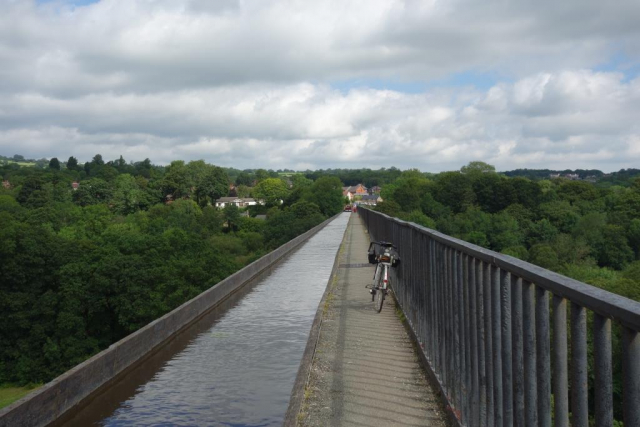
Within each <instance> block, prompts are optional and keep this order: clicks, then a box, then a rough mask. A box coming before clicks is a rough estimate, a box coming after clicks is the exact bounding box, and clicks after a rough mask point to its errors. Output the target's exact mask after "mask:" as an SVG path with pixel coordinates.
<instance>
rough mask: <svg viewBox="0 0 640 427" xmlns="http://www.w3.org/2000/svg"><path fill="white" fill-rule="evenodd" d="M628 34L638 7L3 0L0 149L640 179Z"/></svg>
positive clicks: (638, 107) (525, 0)
mask: <svg viewBox="0 0 640 427" xmlns="http://www.w3.org/2000/svg"><path fill="white" fill-rule="evenodd" d="M638 22H640V1H638V0H617V1H616V2H603V1H601V0H563V1H557V0H553V1H551V0H538V1H529V0H522V1H518V0H511V1H505V0H483V1H478V0H415V1H414V0H404V1H402V0H363V1H359V0H350V1H344V0H335V1H334V0H320V1H307V0H275V1H266V0H217V1H216V0H181V1H179V0H100V1H90V0H82V1H80V0H76V1H71V0H64V1H63V0H53V1H36V0H0V154H3V155H13V154H23V155H25V156H27V157H37V158H40V157H54V156H56V157H59V158H61V159H66V158H68V156H70V155H74V156H76V157H78V158H79V159H80V160H81V161H84V160H88V159H90V158H91V157H92V156H93V155H94V154H96V153H101V154H102V155H103V157H105V158H106V159H113V158H117V157H118V156H119V155H123V156H124V157H125V159H127V160H142V159H144V158H146V157H149V158H150V159H151V160H152V161H153V162H154V163H168V162H170V161H171V160H175V159H185V160H191V159H205V160H207V161H208V162H211V163H214V164H218V165H224V166H233V167H237V168H253V167H265V168H273V169H279V168H293V169H306V168H312V169H313V168H327V167H334V168H335V167H372V168H377V167H390V166H396V167H399V168H403V169H404V168H410V167H415V168H419V169H421V170H424V171H432V172H436V171H441V170H451V169H458V168H459V167H460V166H462V165H464V164H466V163H468V162H469V161H471V160H484V161H486V162H489V163H491V164H494V165H495V166H496V167H497V168H498V169H499V170H510V169H515V168H523V167H527V168H558V169H564V168H598V169H601V170H604V171H612V170H618V169H620V168H627V167H640V25H639V24H638Z"/></svg>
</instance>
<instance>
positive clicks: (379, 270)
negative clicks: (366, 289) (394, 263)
mask: <svg viewBox="0 0 640 427" xmlns="http://www.w3.org/2000/svg"><path fill="white" fill-rule="evenodd" d="M390 267H391V264H390V263H388V262H379V263H378V265H376V271H375V273H374V275H373V283H374V287H373V289H375V290H379V289H382V290H383V291H386V290H387V287H388V286H389V268H390ZM380 275H382V280H380ZM378 283H381V284H382V286H380V285H378Z"/></svg>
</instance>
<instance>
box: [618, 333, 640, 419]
mask: <svg viewBox="0 0 640 427" xmlns="http://www.w3.org/2000/svg"><path fill="white" fill-rule="evenodd" d="M622 374H623V375H622V378H623V385H622V392H623V395H622V401H623V403H624V406H623V417H624V425H625V426H640V336H639V335H638V332H637V331H634V330H632V329H629V328H627V327H624V326H623V328H622Z"/></svg>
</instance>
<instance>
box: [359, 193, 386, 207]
mask: <svg viewBox="0 0 640 427" xmlns="http://www.w3.org/2000/svg"><path fill="white" fill-rule="evenodd" d="M380 202H382V197H380V195H379V194H366V195H364V196H362V199H361V200H360V202H359V204H361V205H370V206H375V205H377V204H378V203H380Z"/></svg>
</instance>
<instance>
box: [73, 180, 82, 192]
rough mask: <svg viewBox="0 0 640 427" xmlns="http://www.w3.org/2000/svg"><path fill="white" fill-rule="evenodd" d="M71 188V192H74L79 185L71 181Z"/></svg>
mask: <svg viewBox="0 0 640 427" xmlns="http://www.w3.org/2000/svg"><path fill="white" fill-rule="evenodd" d="M71 188H73V191H76V190H77V189H78V188H80V183H79V182H78V181H73V182H72V183H71Z"/></svg>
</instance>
